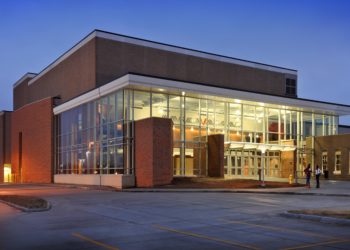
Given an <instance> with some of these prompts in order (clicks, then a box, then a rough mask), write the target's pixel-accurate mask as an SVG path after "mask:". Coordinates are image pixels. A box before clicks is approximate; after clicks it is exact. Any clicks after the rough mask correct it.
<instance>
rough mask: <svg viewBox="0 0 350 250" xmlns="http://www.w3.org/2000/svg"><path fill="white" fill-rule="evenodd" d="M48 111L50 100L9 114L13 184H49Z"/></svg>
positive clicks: (50, 145) (50, 142)
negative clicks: (14, 181)
mask: <svg viewBox="0 0 350 250" xmlns="http://www.w3.org/2000/svg"><path fill="white" fill-rule="evenodd" d="M52 108H53V107H52V98H46V99H43V100H41V101H37V102H34V103H31V104H28V105H25V106H23V107H22V108H20V109H18V110H16V111H14V112H13V113H12V129H11V149H12V157H11V159H12V170H13V172H14V173H16V175H17V180H16V182H37V183H50V182H52V168H53V166H52V163H53V160H52V159H53V113H52ZM20 134H21V135H22V136H20ZM20 137H22V139H20ZM20 141H21V142H20ZM20 144H22V145H20ZM20 150H21V151H22V153H20ZM20 159H21V161H22V163H21V168H22V170H21V171H20Z"/></svg>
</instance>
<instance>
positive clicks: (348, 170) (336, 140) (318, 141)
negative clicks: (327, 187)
mask: <svg viewBox="0 0 350 250" xmlns="http://www.w3.org/2000/svg"><path fill="white" fill-rule="evenodd" d="M336 151H340V152H341V165H340V169H341V174H334V173H333V171H334V167H335V153H336ZM322 152H327V154H328V170H329V178H330V179H333V180H337V179H338V180H350V159H349V156H350V155H349V153H350V134H342V135H330V136H318V137H315V158H314V159H315V166H316V165H318V166H319V167H322Z"/></svg>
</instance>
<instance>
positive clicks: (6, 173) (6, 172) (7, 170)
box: [4, 164, 13, 182]
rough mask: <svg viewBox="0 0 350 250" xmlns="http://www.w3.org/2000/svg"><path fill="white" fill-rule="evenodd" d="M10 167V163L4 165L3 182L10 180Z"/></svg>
mask: <svg viewBox="0 0 350 250" xmlns="http://www.w3.org/2000/svg"><path fill="white" fill-rule="evenodd" d="M12 181H13V180H12V167H11V164H5V165H4V182H12Z"/></svg>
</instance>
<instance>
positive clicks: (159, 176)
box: [135, 117, 173, 187]
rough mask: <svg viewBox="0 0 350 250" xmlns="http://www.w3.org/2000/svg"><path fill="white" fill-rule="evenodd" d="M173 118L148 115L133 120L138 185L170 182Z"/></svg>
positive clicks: (150, 185)
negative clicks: (144, 117) (141, 118)
mask: <svg viewBox="0 0 350 250" xmlns="http://www.w3.org/2000/svg"><path fill="white" fill-rule="evenodd" d="M172 127H173V122H172V120H171V119H167V118H156V117H152V118H147V119H143V120H139V121H136V122H135V176H136V186H137V187H153V186H157V185H166V184H170V183H171V181H172V179H173V159H172V158H173V157H172V156H173V129H172Z"/></svg>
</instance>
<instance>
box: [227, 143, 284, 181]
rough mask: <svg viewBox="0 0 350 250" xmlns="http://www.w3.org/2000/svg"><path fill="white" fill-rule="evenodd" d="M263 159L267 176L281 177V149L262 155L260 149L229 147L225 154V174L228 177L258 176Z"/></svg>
mask: <svg viewBox="0 0 350 250" xmlns="http://www.w3.org/2000/svg"><path fill="white" fill-rule="evenodd" d="M263 160H264V161H265V167H264V169H265V176H267V177H281V154H280V151H268V152H266V153H265V157H262V155H261V152H260V151H258V150H237V149H228V150H226V151H225V154H224V174H225V176H226V177H239V178H244V177H248V178H252V177H257V176H258V175H259V171H261V166H262V164H261V163H262V161H263Z"/></svg>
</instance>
